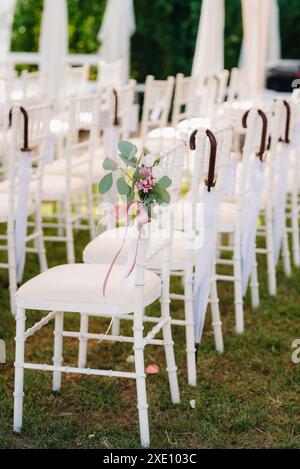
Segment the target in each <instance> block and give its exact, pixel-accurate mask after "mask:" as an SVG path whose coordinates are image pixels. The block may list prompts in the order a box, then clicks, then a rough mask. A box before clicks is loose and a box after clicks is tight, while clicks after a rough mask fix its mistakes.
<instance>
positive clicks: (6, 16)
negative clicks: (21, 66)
mask: <svg viewBox="0 0 300 469" xmlns="http://www.w3.org/2000/svg"><path fill="white" fill-rule="evenodd" d="M15 6H16V0H1V1H0V73H1V74H2V73H4V72H6V71H7V68H8V67H7V65H8V64H7V60H8V54H9V51H10V42H11V30H12V25H13V19H14V12H15Z"/></svg>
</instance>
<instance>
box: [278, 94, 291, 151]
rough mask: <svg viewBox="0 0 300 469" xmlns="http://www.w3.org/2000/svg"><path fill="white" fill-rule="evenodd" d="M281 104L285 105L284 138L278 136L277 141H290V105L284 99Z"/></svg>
mask: <svg viewBox="0 0 300 469" xmlns="http://www.w3.org/2000/svg"><path fill="white" fill-rule="evenodd" d="M283 104H284V105H285V107H286V124H285V135H284V139H282V138H281V137H280V139H279V141H280V142H284V143H290V125H291V106H290V105H289V103H288V102H287V101H286V100H285V99H284V100H283Z"/></svg>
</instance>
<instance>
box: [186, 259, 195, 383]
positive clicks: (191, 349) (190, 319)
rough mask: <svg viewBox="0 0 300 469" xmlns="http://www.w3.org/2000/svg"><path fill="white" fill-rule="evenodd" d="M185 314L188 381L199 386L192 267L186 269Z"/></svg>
mask: <svg viewBox="0 0 300 469" xmlns="http://www.w3.org/2000/svg"><path fill="white" fill-rule="evenodd" d="M191 265H192V264H191ZM184 314H185V321H186V326H185V337H186V358H187V370H188V383H189V385H190V386H197V363H196V348H195V324H194V311H193V277H192V272H191V271H190V269H189V271H186V272H185V275H184Z"/></svg>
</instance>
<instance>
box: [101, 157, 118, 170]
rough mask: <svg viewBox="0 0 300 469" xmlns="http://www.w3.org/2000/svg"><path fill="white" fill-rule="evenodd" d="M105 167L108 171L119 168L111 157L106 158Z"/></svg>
mask: <svg viewBox="0 0 300 469" xmlns="http://www.w3.org/2000/svg"><path fill="white" fill-rule="evenodd" d="M103 169H106V170H108V171H116V169H118V164H117V163H116V162H115V161H114V160H112V159H111V158H105V160H104V161H103Z"/></svg>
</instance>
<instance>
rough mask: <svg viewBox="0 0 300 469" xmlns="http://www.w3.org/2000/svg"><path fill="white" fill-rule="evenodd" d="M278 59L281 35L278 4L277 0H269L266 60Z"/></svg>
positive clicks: (274, 60)
mask: <svg viewBox="0 0 300 469" xmlns="http://www.w3.org/2000/svg"><path fill="white" fill-rule="evenodd" d="M280 59H281V37H280V22H279V6H278V2H277V0H271V4H270V26H269V36H268V50H267V61H268V62H276V61H278V60H280Z"/></svg>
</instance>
